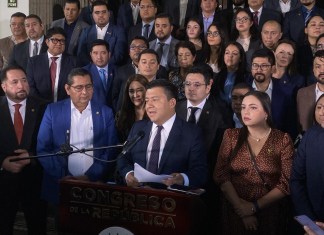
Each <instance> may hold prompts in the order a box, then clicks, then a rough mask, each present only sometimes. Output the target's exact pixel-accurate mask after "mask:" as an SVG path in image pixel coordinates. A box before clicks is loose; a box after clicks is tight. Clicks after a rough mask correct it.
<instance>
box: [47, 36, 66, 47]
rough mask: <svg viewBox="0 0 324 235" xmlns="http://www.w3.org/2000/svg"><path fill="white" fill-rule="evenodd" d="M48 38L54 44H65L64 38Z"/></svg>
mask: <svg viewBox="0 0 324 235" xmlns="http://www.w3.org/2000/svg"><path fill="white" fill-rule="evenodd" d="M48 40H50V41H51V42H52V43H53V44H55V45H56V44H57V43H60V45H64V44H65V39H57V38H49V39H48Z"/></svg>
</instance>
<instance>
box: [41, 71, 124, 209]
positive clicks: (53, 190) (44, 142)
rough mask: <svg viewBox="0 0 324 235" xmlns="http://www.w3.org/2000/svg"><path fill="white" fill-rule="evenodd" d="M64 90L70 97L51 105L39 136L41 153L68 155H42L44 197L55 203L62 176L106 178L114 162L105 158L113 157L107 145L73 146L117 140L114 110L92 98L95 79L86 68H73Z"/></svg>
mask: <svg viewBox="0 0 324 235" xmlns="http://www.w3.org/2000/svg"><path fill="white" fill-rule="evenodd" d="M65 90H66V92H67V94H68V95H69V96H70V99H66V100H62V101H60V102H57V103H53V104H50V105H48V107H47V109H46V111H45V114H44V117H43V120H42V123H41V125H40V129H39V133H38V139H37V153H38V154H51V153H57V152H60V151H61V152H66V154H65V156H62V155H55V156H52V157H44V158H40V159H39V160H40V162H41V164H42V166H43V168H44V179H43V187H42V198H43V199H45V200H46V201H48V202H50V203H51V204H54V205H55V204H58V196H59V180H60V179H62V178H67V177H68V178H73V179H78V180H86V181H88V180H89V181H100V180H105V176H107V174H108V172H109V169H110V167H111V163H108V162H104V161H107V160H112V159H113V158H114V156H113V155H114V154H113V152H112V151H109V150H104V149H102V150H95V151H93V152H86V153H73V154H70V153H69V152H70V151H71V150H72V149H71V147H73V149H74V150H75V149H83V148H93V147H104V146H110V145H114V144H117V142H118V140H117V134H116V130H115V123H114V116H113V112H112V110H111V109H110V108H108V107H107V106H104V105H99V104H96V103H95V102H93V101H91V102H90V100H91V98H92V94H93V81H92V78H91V75H90V74H89V72H88V71H87V70H85V69H82V68H76V69H73V70H71V72H70V74H69V75H68V81H67V84H66V85H65ZM70 149H71V150H70ZM66 155H68V156H66Z"/></svg>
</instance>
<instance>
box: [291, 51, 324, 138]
mask: <svg viewBox="0 0 324 235" xmlns="http://www.w3.org/2000/svg"><path fill="white" fill-rule="evenodd" d="M313 72H314V76H315V78H316V80H317V83H315V84H312V85H310V86H308V87H304V88H301V89H300V90H299V91H298V93H297V113H298V119H299V120H298V121H299V125H300V126H301V130H302V132H304V131H306V130H307V129H308V128H310V127H311V126H312V125H313V121H314V120H313V116H314V115H313V111H314V108H315V102H316V101H317V99H318V98H319V97H320V96H321V95H322V94H323V93H324V50H320V51H317V52H316V53H315V55H314V60H313Z"/></svg>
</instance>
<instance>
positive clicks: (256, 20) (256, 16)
mask: <svg viewBox="0 0 324 235" xmlns="http://www.w3.org/2000/svg"><path fill="white" fill-rule="evenodd" d="M258 15H259V12H258V11H255V12H253V23H254V25H255V26H257V27H258V26H259V17H258Z"/></svg>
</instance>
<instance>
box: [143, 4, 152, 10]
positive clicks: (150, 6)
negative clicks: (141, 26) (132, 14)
mask: <svg viewBox="0 0 324 235" xmlns="http://www.w3.org/2000/svg"><path fill="white" fill-rule="evenodd" d="M154 7H155V6H153V5H147V6H145V5H140V9H142V10H144V9H151V8H154Z"/></svg>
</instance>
